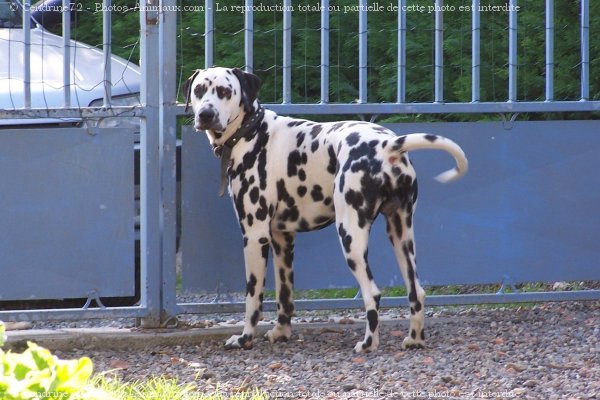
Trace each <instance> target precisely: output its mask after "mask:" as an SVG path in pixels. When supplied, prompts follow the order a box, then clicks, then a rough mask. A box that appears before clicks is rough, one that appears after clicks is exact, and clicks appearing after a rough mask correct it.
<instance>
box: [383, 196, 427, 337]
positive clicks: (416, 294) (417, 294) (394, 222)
mask: <svg viewBox="0 0 600 400" xmlns="http://www.w3.org/2000/svg"><path fill="white" fill-rule="evenodd" d="M406 208H407V209H406ZM413 209H414V207H413V204H412V203H411V204H409V205H408V207H405V209H401V208H398V209H397V210H396V211H395V212H393V213H389V214H387V215H386V221H387V233H388V237H389V238H390V241H391V242H392V245H393V246H394V253H395V255H396V260H397V261H398V264H399V266H400V272H401V273H402V277H403V278H404V284H405V285H406V289H407V291H408V300H409V302H410V328H409V335H408V336H407V337H406V338H405V339H404V341H403V342H402V348H422V347H424V346H425V330H424V327H423V325H424V321H425V311H424V308H425V291H424V290H423V288H422V287H421V284H420V283H419V278H418V276H417V265H416V255H415V240H414V231H413V226H412V213H413Z"/></svg>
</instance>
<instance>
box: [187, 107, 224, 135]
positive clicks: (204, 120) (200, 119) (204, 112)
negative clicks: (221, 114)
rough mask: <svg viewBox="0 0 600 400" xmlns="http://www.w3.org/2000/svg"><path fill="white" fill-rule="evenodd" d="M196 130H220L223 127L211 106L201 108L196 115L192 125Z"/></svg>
mask: <svg viewBox="0 0 600 400" xmlns="http://www.w3.org/2000/svg"><path fill="white" fill-rule="evenodd" d="M194 127H195V128H196V129H197V130H209V129H210V130H213V131H222V130H223V127H222V126H221V124H220V123H219V118H218V114H217V113H216V112H215V110H214V109H213V108H212V107H207V108H203V109H201V110H200V111H199V112H198V114H197V115H196V123H195V126H194Z"/></svg>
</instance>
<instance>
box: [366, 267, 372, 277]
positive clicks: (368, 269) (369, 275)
mask: <svg viewBox="0 0 600 400" xmlns="http://www.w3.org/2000/svg"><path fill="white" fill-rule="evenodd" d="M366 272H367V278H369V280H370V281H372V280H373V272H371V267H369V265H368V264H367V269H366Z"/></svg>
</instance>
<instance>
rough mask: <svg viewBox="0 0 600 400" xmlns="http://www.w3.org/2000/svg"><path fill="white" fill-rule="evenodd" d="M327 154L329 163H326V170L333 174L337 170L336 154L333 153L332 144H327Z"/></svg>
mask: <svg viewBox="0 0 600 400" xmlns="http://www.w3.org/2000/svg"><path fill="white" fill-rule="evenodd" d="M327 154H329V164H328V165H327V172H329V173H330V174H332V175H333V174H335V172H336V170H337V156H336V154H335V150H334V149H333V146H329V147H328V148H327Z"/></svg>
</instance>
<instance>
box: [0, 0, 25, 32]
mask: <svg viewBox="0 0 600 400" xmlns="http://www.w3.org/2000/svg"><path fill="white" fill-rule="evenodd" d="M22 25H23V20H22V18H21V10H20V8H19V6H18V5H17V3H13V2H12V1H8V0H0V28H20V27H22Z"/></svg>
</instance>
